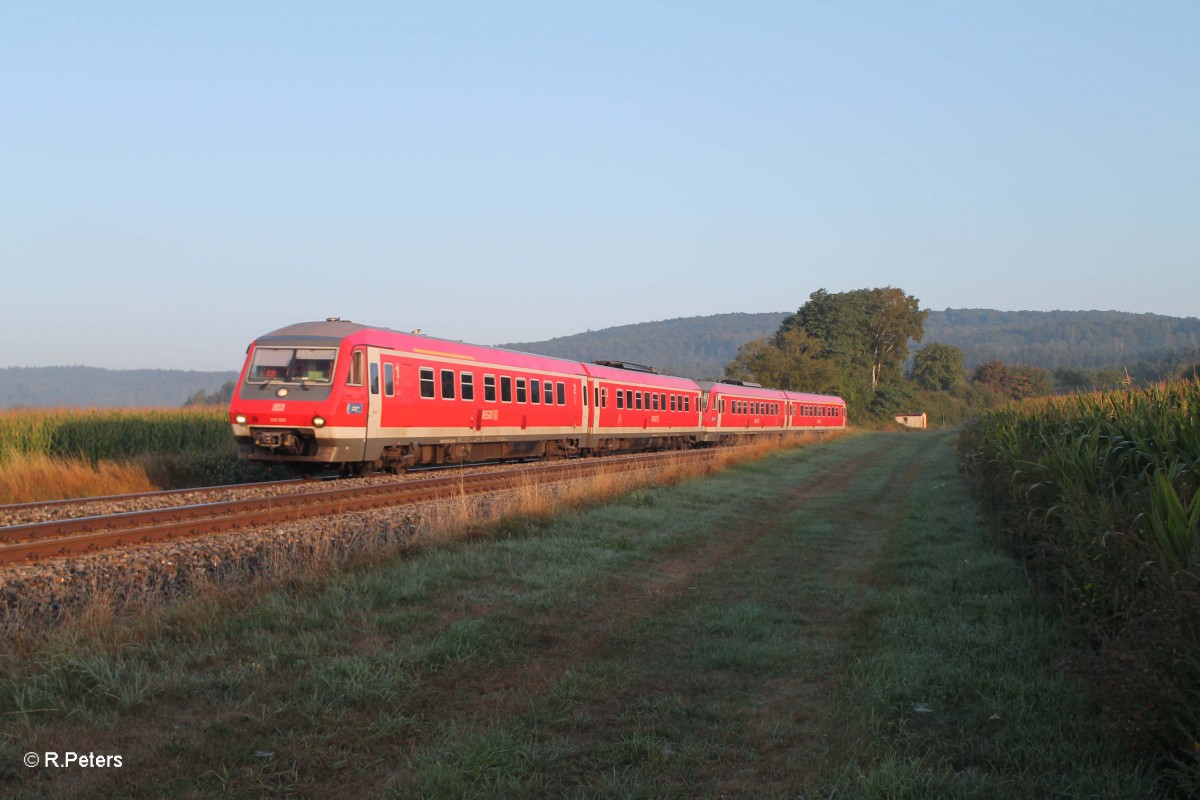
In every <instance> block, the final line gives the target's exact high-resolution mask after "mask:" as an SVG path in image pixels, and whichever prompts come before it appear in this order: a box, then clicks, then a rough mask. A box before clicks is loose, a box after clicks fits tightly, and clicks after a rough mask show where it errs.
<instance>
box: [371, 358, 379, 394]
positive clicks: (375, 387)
mask: <svg viewBox="0 0 1200 800" xmlns="http://www.w3.org/2000/svg"><path fill="white" fill-rule="evenodd" d="M371 394H379V365H378V364H377V363H375V362H374V361H372V362H371Z"/></svg>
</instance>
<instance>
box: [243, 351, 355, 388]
mask: <svg viewBox="0 0 1200 800" xmlns="http://www.w3.org/2000/svg"><path fill="white" fill-rule="evenodd" d="M336 356H337V350H335V349H333V348H307V347H258V348H255V350H254V359H253V360H252V361H251V362H250V374H248V375H247V376H246V382H247V383H305V384H308V383H332V382H333V362H334V360H335V358H336Z"/></svg>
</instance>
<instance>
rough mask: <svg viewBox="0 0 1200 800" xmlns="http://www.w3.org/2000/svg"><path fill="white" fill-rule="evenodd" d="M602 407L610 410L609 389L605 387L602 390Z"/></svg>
mask: <svg viewBox="0 0 1200 800" xmlns="http://www.w3.org/2000/svg"><path fill="white" fill-rule="evenodd" d="M600 407H601V408H608V387H607V386H605V387H604V388H603V389H601V390H600Z"/></svg>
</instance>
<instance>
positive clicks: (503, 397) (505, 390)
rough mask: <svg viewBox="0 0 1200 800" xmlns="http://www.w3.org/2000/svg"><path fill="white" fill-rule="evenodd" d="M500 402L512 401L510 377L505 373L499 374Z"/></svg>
mask: <svg viewBox="0 0 1200 800" xmlns="http://www.w3.org/2000/svg"><path fill="white" fill-rule="evenodd" d="M500 402H502V403H511V402H512V378H510V377H508V376H507V375H501V376H500Z"/></svg>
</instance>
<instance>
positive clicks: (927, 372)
mask: <svg viewBox="0 0 1200 800" xmlns="http://www.w3.org/2000/svg"><path fill="white" fill-rule="evenodd" d="M909 377H910V378H911V379H912V381H913V383H915V384H917V385H918V386H920V387H921V388H922V389H928V390H929V391H934V392H936V391H948V390H949V389H950V388H951V387H953V386H954V385H955V384H956V383H958V382H960V381H964V380H966V379H967V373H966V370H965V369H964V367H963V351H962V350H960V349H958V348H957V347H955V346H954V345H952V344H945V343H943V342H930V343H929V344H927V345H925V346H924V347H922V348H921V349H920V350H918V351H917V352H916V353H914V354H913V365H912V372H911V373H909Z"/></svg>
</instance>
